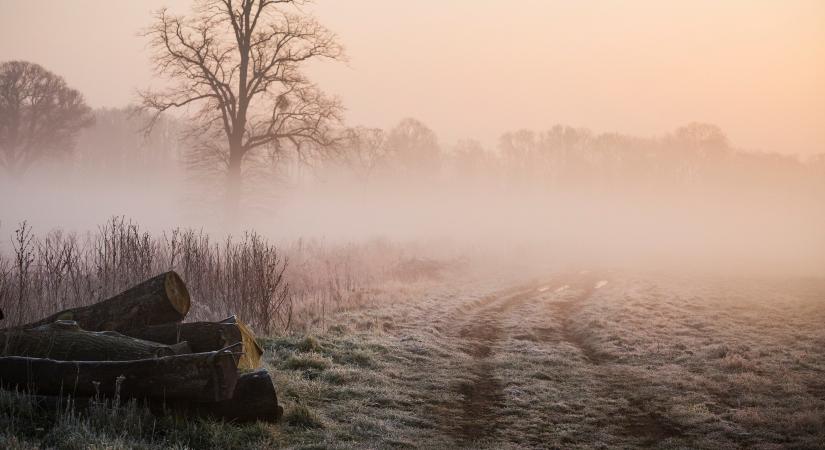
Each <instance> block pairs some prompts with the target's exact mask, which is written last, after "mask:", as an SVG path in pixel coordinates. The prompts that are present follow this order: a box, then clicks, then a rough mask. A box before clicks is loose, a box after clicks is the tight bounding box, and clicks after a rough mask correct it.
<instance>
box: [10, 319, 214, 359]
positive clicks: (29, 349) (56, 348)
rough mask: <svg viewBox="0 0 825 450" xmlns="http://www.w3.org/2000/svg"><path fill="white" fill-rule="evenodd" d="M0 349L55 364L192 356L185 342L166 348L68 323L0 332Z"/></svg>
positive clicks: (112, 332)
mask: <svg viewBox="0 0 825 450" xmlns="http://www.w3.org/2000/svg"><path fill="white" fill-rule="evenodd" d="M0 348H2V349H3V356H28V357H31V358H50V359H54V360H58V361H128V360H135V359H147V358H157V357H161V356H172V355H177V354H182V353H191V350H190V349H189V345H188V344H187V343H186V342H185V341H184V342H181V343H180V344H176V345H174V346H169V345H164V344H158V343H156V342H149V341H145V340H142V339H135V338H132V337H128V336H124V335H122V334H119V333H116V332H114V331H97V332H96V331H85V330H82V329H80V327H79V326H78V325H77V323H76V322H74V321H70V320H59V321H57V322H54V323H50V324H47V325H41V326H39V327H37V328H33V329H13V330H6V331H4V332H0ZM214 350H219V349H214Z"/></svg>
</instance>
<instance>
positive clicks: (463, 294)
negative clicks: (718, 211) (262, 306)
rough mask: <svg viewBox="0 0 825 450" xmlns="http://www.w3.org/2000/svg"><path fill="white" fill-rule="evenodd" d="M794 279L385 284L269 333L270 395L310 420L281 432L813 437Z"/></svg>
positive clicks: (817, 376) (815, 416)
mask: <svg viewBox="0 0 825 450" xmlns="http://www.w3.org/2000/svg"><path fill="white" fill-rule="evenodd" d="M714 283H715V284H714ZM794 283H798V284H797V285H792V284H789V282H786V281H783V282H782V283H774V284H770V283H768V282H765V283H762V282H755V281H753V280H748V283H745V284H742V283H738V282H737V283H730V282H727V281H724V280H722V281H718V280H717V281H713V280H701V281H700V282H697V281H696V280H694V279H684V280H680V279H673V278H671V279H663V278H659V277H634V276H633V275H628V274H606V273H597V272H578V271H576V272H559V273H555V274H551V275H548V276H545V277H539V278H536V279H533V280H527V281H521V282H518V281H516V282H511V281H510V282H508V281H506V280H500V279H495V278H490V277H483V276H479V277H477V278H470V279H467V280H462V281H455V280H453V281H452V282H444V283H434V284H433V285H430V286H426V289H423V290H419V291H414V290H409V291H406V292H404V293H403V295H399V294H394V296H393V297H391V298H392V301H387V302H384V303H381V304H377V305H376V306H374V307H370V308H366V309H363V310H357V311H353V312H351V313H350V314H349V315H348V316H346V317H344V322H343V324H342V325H341V328H336V331H331V332H330V333H329V334H326V335H321V336H319V344H318V345H317V346H314V348H315V349H314V350H296V349H297V348H300V347H305V346H306V343H304V342H302V341H300V342H292V341H289V340H287V341H284V342H283V344H282V345H283V347H282V348H281V350H280V352H281V353H279V354H277V355H275V357H274V361H284V363H278V364H281V367H282V370H283V371H285V373H287V374H290V375H289V377H290V378H289V379H284V381H283V383H284V384H282V385H281V389H282V390H284V391H287V392H289V391H294V392H295V393H296V394H297V395H299V396H300V397H295V398H296V400H295V402H296V403H297V402H298V399H300V401H301V402H306V404H308V405H309V406H311V407H312V408H314V409H315V410H317V411H320V414H321V415H322V417H323V418H324V421H325V423H326V426H325V428H322V429H320V430H319V431H316V432H313V433H310V434H308V435H307V434H301V435H300V436H296V437H295V439H296V440H289V441H286V443H287V444H295V445H297V444H298V443H306V442H308V441H305V440H304V438H309V436H312V438H311V441H312V442H316V441H317V442H326V443H329V442H342V443H344V444H342V445H340V447H342V448H350V445H349V444H348V443H349V442H352V443H354V444H353V446H354V447H356V448H361V447H364V446H367V447H369V446H374V447H376V448H386V447H413V448H496V449H499V448H639V447H656V448H674V447H676V448H720V447H725V448H737V447H764V448H778V447H782V446H792V447H795V448H821V447H822V446H821V445H819V443H820V442H825V434H823V433H825V432H823V431H822V430H825V427H823V426H821V425H822V424H823V423H825V413H823V411H825V398H823V396H822V394H821V393H822V389H821V386H822V384H821V375H822V373H825V350H823V348H824V347H823V346H822V345H821V343H822V342H825V334H823V331H822V327H821V323H822V321H823V320H825V303H823V302H824V301H825V280H823V281H822V282H819V281H805V280H802V281H794ZM789 286H795V287H794V288H793V289H794V290H793V291H792V292H791V293H787V292H788V289H789ZM782 295H785V297H782ZM777 318H781V321H784V322H777V321H778V320H780V319H777ZM777 323H787V326H784V327H777ZM296 339H298V338H297V337H296ZM296 358H297V359H298V362H300V364H297V363H296V362H295V361H294V360H295V359H296ZM304 359H306V362H303V361H304ZM291 360H292V361H293V362H291V363H290V361H291ZM296 366H297V367H306V366H309V367H326V368H325V369H323V370H322V371H320V372H319V371H318V369H300V368H298V369H296V368H295V367H296ZM790 444H793V445H790ZM302 445H303V444H302Z"/></svg>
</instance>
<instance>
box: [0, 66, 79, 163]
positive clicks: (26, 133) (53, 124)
mask: <svg viewBox="0 0 825 450" xmlns="http://www.w3.org/2000/svg"><path fill="white" fill-rule="evenodd" d="M93 122H94V117H93V116H92V113H91V109H90V108H89V107H88V106H87V105H86V102H85V101H84V100H83V95H82V94H81V93H80V92H78V91H76V90H74V89H72V88H70V87H68V86H67V85H66V81H64V80H63V78H62V77H60V76H58V75H55V74H54V73H52V72H49V71H48V70H46V69H44V68H43V67H42V66H40V65H38V64H34V63H30V62H26V61H9V62H4V63H2V64H0V165H2V166H3V167H5V168H6V170H7V171H8V173H9V174H12V175H21V174H23V173H25V172H26V171H27V170H28V169H29V168H30V167H31V165H32V164H34V163H35V162H36V161H38V160H40V159H42V158H44V157H45V156H48V155H55V154H60V153H64V154H65V153H68V152H70V151H71V150H72V148H73V147H74V140H75V137H76V136H77V133H78V132H79V131H80V130H81V129H82V128H84V127H86V126H89V125H91V124H92V123H93Z"/></svg>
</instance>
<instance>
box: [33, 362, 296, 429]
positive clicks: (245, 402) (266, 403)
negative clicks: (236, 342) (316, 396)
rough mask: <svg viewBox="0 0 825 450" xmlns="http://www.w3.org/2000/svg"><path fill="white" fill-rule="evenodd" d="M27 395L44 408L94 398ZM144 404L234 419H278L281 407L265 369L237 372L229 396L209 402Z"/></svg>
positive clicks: (159, 410) (80, 405)
mask: <svg viewBox="0 0 825 450" xmlns="http://www.w3.org/2000/svg"><path fill="white" fill-rule="evenodd" d="M27 395H29V394H27ZM29 398H30V399H31V400H32V403H33V404H34V405H35V406H37V407H38V408H41V409H45V410H63V409H65V408H67V407H70V408H72V409H74V410H76V411H81V410H85V409H88V408H89V406H91V404H93V402H95V401H96V400H95V399H92V398H89V397H77V398H70V397H66V396H59V395H29ZM148 406H149V409H150V411H151V412H152V414H155V415H157V416H163V415H166V414H170V413H171V414H187V415H192V416H197V417H209V418H213V419H219V420H225V421H228V422H236V423H246V422H254V421H256V420H260V421H262V422H272V423H274V422H277V421H278V420H280V418H281V416H283V412H284V409H283V407H281V406H280V405H278V396H277V395H276V393H275V385H274V384H273V382H272V378H271V377H270V376H269V373H267V371H265V370H259V371H257V372H250V373H245V374H243V375H241V376H240V378H238V382H237V383H236V384H235V391H234V393H233V395H232V398H231V399H229V400H223V401H219V402H211V403H203V402H191V401H183V400H179V401H164V400H152V401H150V402H148Z"/></svg>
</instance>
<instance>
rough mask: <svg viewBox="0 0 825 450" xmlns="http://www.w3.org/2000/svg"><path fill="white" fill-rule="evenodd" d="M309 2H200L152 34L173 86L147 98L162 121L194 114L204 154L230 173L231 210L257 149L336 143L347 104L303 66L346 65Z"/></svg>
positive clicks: (159, 19)
mask: <svg viewBox="0 0 825 450" xmlns="http://www.w3.org/2000/svg"><path fill="white" fill-rule="evenodd" d="M305 3H306V1H305V0H199V1H197V2H196V7H195V10H194V12H193V14H192V16H190V17H181V16H174V15H171V14H170V13H169V12H168V11H167V10H165V9H164V10H161V11H159V12H158V13H157V16H156V20H155V23H154V25H152V26H151V28H150V29H149V30H148V31H147V33H146V34H147V36H148V37H150V39H151V46H152V48H153V49H154V63H155V68H156V71H157V72H158V74H159V75H162V76H165V77H168V78H170V79H171V81H172V85H171V87H169V88H167V89H165V90H160V91H147V92H143V93H142V94H141V96H142V99H143V105H144V107H147V108H149V109H151V110H154V111H155V113H156V115H155V117H158V116H159V114H161V113H163V112H164V111H167V110H169V109H172V108H184V110H185V111H186V112H187V113H188V114H189V117H190V118H191V119H193V122H194V124H195V126H194V128H193V130H192V131H193V132H192V135H193V136H197V137H198V141H199V145H198V146H197V148H198V149H199V150H200V155H199V156H198V157H199V158H201V159H202V160H203V161H214V160H217V161H219V164H220V166H221V167H222V169H223V170H225V174H226V190H225V194H226V201H227V206H228V208H229V210H228V213H229V214H231V215H232V216H235V215H236V214H237V213H238V205H239V202H240V196H241V188H242V175H243V164H244V160H245V158H247V157H248V156H250V155H251V154H252V153H253V152H254V151H255V150H256V149H262V148H266V149H267V150H268V151H269V152H272V151H275V152H280V151H285V150H286V149H292V150H296V151H298V152H299V153H300V152H302V151H304V150H305V149H306V148H307V147H313V148H316V149H317V148H325V147H330V146H332V145H333V144H335V142H336V136H335V134H336V131H335V130H336V126H337V124H338V123H339V122H340V115H341V105H340V104H339V102H338V101H337V100H335V99H331V98H329V97H327V96H325V95H324V94H323V93H322V92H321V91H320V90H319V89H318V88H317V87H316V86H315V85H314V84H313V83H312V82H311V81H310V80H308V79H307V77H306V76H305V75H304V73H303V71H302V69H303V68H304V66H305V65H306V63H308V62H310V61H313V60H319V59H332V60H336V59H342V58H343V57H344V53H343V48H342V46H341V45H340V44H339V43H338V42H337V38H336V36H335V34H334V33H332V32H330V31H329V30H327V29H326V28H325V27H323V26H322V25H320V24H319V23H318V22H317V21H316V20H315V19H314V18H312V17H311V16H309V15H307V14H305V13H304V12H303V11H302V10H301V9H300V7H301V6H302V5H304V4H305Z"/></svg>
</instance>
